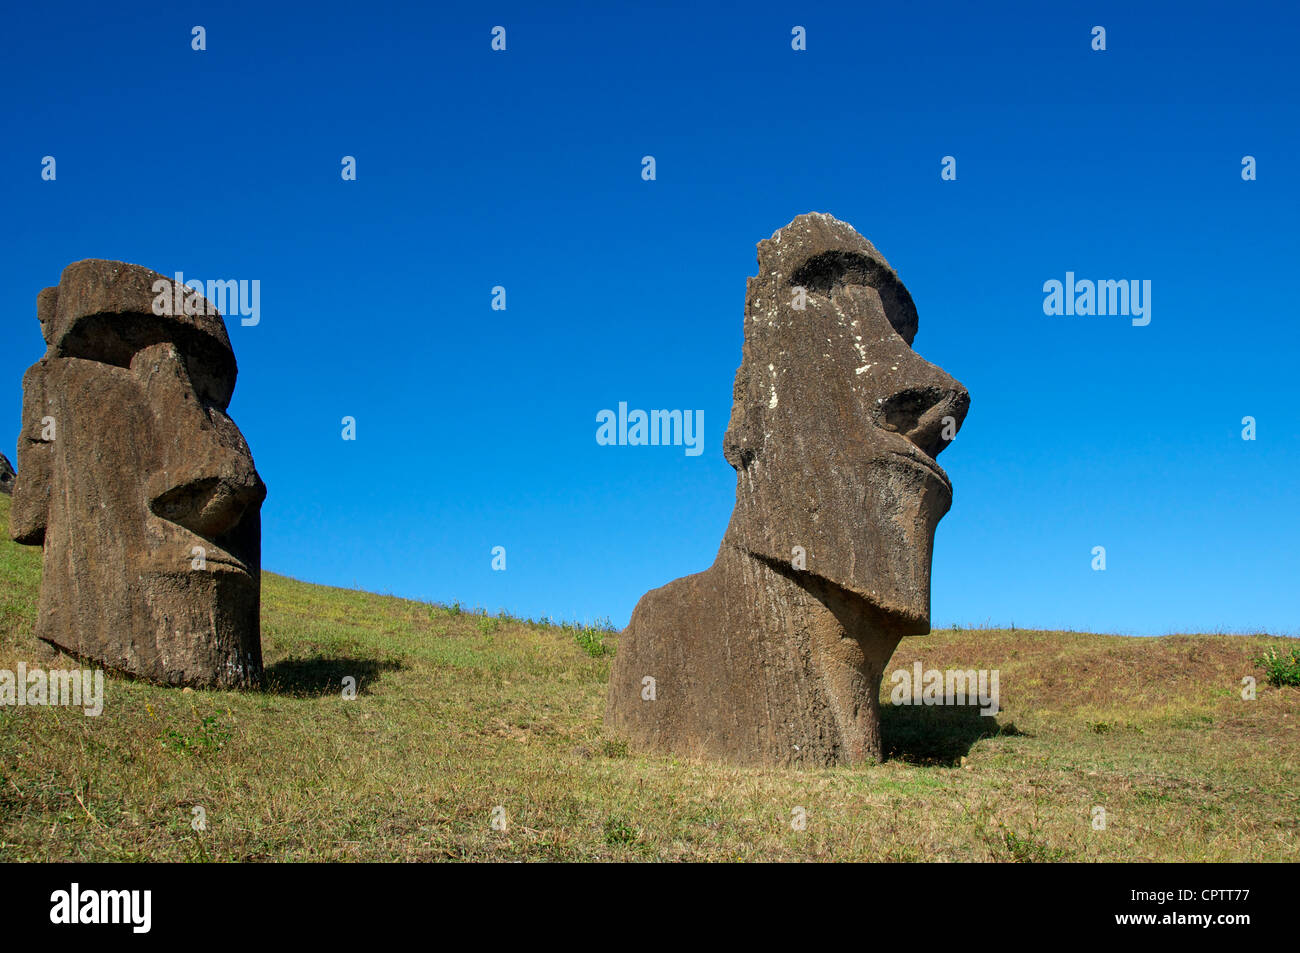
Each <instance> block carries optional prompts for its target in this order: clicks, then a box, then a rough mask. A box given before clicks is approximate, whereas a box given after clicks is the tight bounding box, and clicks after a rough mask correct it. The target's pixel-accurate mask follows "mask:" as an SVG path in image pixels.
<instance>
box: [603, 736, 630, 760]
mask: <svg viewBox="0 0 1300 953" xmlns="http://www.w3.org/2000/svg"><path fill="white" fill-rule="evenodd" d="M601 747H602V749H603V750H604V753H605V757H606V758H626V757H627V742H626V741H623V740H621V739H620V740H617V741H606V742H605V743H604V744H603V745H602V746H601Z"/></svg>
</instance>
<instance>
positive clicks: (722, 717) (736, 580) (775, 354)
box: [605, 213, 970, 765]
mask: <svg viewBox="0 0 1300 953" xmlns="http://www.w3.org/2000/svg"><path fill="white" fill-rule="evenodd" d="M916 330H917V315H916V308H915V306H914V305H913V304H912V298H911V295H909V294H908V292H907V289H906V288H905V287H903V283H902V282H901V281H900V280H899V278H898V276H897V275H896V274H895V273H894V271H893V269H892V268H890V266H889V263H888V262H886V261H885V259H884V257H883V256H882V255H881V254H880V252H878V251H876V249H875V247H874V246H873V245H872V244H871V242H869V241H867V240H866V239H865V238H863V237H862V236H861V235H859V234H858V233H857V232H856V231H854V230H853V228H852V227H851V226H849V225H847V224H845V223H844V222H841V221H838V220H836V219H834V218H832V217H831V216H829V215H824V214H820V213H814V214H809V215H801V216H799V217H798V218H796V219H795V220H794V221H793V222H791V223H790V224H789V225H787V226H786V227H785V228H783V229H781V230H780V231H778V232H777V233H776V234H774V235H773V236H772V237H771V238H770V239H768V240H767V241H763V242H760V243H759V245H758V275H757V276H756V277H753V278H750V279H749V283H748V290H747V294H746V300H745V340H744V348H743V353H742V358H741V365H740V369H739V370H738V371H737V372H736V383H735V390H734V397H733V404H732V409H731V421H730V424H729V426H728V428H727V432H726V435H725V437H724V441H723V443H724V452H725V454H726V458H727V460H728V462H729V463H730V464H731V465H732V466H733V467H734V468H735V470H736V475H737V483H736V506H735V510H734V511H733V513H732V517H731V523H730V525H729V526H728V527H727V531H726V534H725V535H724V537H723V539H722V546H721V547H720V549H719V550H718V555H717V558H716V560H715V561H714V563H713V566H712V567H710V568H709V569H707V570H705V571H704V572H702V573H698V574H696V575H693V576H686V577H684V578H682V579H678V580H676V581H674V582H671V583H669V584H668V585H666V586H664V587H662V588H660V589H655V590H653V591H651V592H648V593H646V594H645V595H644V596H642V598H641V601H640V602H638V603H637V606H636V609H635V611H634V612H633V613H632V619H631V621H630V622H629V624H628V627H627V629H626V630H624V632H623V634H622V637H621V638H620V640H619V644H618V654H617V655H616V657H615V659H614V666H613V673H612V676H611V681H610V689H609V699H608V703H607V709H606V716H605V717H606V723H607V724H608V725H609V726H610V727H611V728H612V729H613V730H614V731H615V732H617V733H620V734H622V735H624V736H626V737H628V738H629V739H630V740H631V741H632V743H633V746H634V747H636V748H638V749H640V750H643V751H659V752H671V753H673V754H677V755H683V756H688V757H703V758H711V759H719V760H727V761H732V762H738V763H748V764H794V763H800V764H807V765H831V764H855V763H860V762H865V761H877V760H879V759H880V757H881V739H880V710H879V697H878V696H879V692H880V681H881V675H882V674H883V671H884V666H885V665H886V664H887V663H888V661H889V659H890V657H891V656H892V655H893V652H894V649H895V648H896V647H897V645H898V643H899V641H900V640H901V639H902V638H903V637H904V636H907V635H923V634H925V633H927V632H929V631H930V554H931V547H932V544H933V542H934V530H935V526H936V524H937V523H938V522H939V520H940V518H942V516H943V515H944V513H946V512H947V511H948V508H949V506H950V505H951V503H952V485H951V483H949V481H948V476H947V474H946V473H944V471H943V470H942V469H940V467H939V465H938V464H937V463H935V459H934V458H935V457H936V456H938V454H939V452H940V451H941V450H942V449H943V448H944V447H945V446H946V445H947V443H948V442H949V441H950V440H951V439H952V437H953V436H954V435H955V434H956V431H957V428H958V427H960V425H961V423H962V420H963V419H964V418H965V416H966V411H967V408H968V407H969V404H970V397H969V394H968V393H967V392H966V389H965V388H964V387H962V385H961V384H959V383H957V381H955V380H953V379H952V378H951V377H949V376H948V375H947V374H945V373H944V372H943V371H942V370H940V369H939V368H937V367H935V366H934V365H933V364H929V363H927V362H926V361H924V360H923V359H922V358H921V357H920V356H919V355H918V354H916V353H915V352H914V351H913V350H912V347H911V344H912V339H913V338H914V337H915V335H916Z"/></svg>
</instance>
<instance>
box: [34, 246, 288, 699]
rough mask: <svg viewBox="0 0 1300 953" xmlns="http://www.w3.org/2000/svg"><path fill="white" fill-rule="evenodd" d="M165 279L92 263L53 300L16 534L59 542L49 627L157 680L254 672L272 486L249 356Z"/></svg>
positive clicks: (46, 635)
mask: <svg viewBox="0 0 1300 953" xmlns="http://www.w3.org/2000/svg"><path fill="white" fill-rule="evenodd" d="M157 282H163V283H165V287H166V293H167V295H168V296H169V297H171V296H173V288H174V285H173V282H172V279H170V278H166V277H164V276H163V275H160V274H158V273H156V272H153V271H150V270H149V269H147V268H141V267H139V266H137V265H128V264H125V263H123V262H116V261H102V260H98V259H90V260H86V261H79V262H74V263H73V264H71V265H69V266H68V267H67V268H65V269H64V271H63V275H62V277H61V279H60V281H59V284H58V286H57V287H54V288H46V289H45V290H44V291H42V292H41V293H40V294H39V295H38V296H37V313H38V317H39V319H40V323H41V333H42V336H43V337H44V338H45V342H46V344H47V349H46V352H45V356H44V357H42V358H41V359H40V360H39V361H37V362H36V363H35V364H34V365H32V367H30V368H29V369H28V370H27V373H26V374H25V375H24V376H23V427H22V433H21V434H20V436H19V441H18V444H19V446H18V479H17V483H16V486H15V489H14V501H13V506H12V509H11V513H10V533H11V535H12V536H13V538H14V539H15V540H17V541H18V542H20V543H26V544H30V545H41V544H43V545H44V574H43V578H42V582H41V597H40V606H39V615H38V617H37V622H36V634H37V636H39V637H40V638H42V639H44V640H45V641H47V642H50V643H52V644H54V645H57V646H59V647H60V648H62V649H65V650H66V651H68V652H71V653H73V654H74V655H77V656H80V657H83V658H86V659H91V660H94V661H97V662H99V663H101V664H103V665H105V666H107V667H109V668H112V669H116V670H119V671H122V672H126V673H128V674H131V675H135V676H138V677H141V678H147V679H150V680H152V681H157V682H162V683H167V684H178V685H180V684H183V685H203V686H236V685H248V684H254V683H256V682H257V681H259V680H260V678H261V671H262V650H261V640H260V623H259V618H258V615H259V599H260V590H261V528H260V510H261V505H262V501H263V500H264V499H265V498H266V487H265V485H264V484H263V483H262V480H261V478H260V477H259V476H258V474H257V470H256V468H255V467H254V465H253V458H252V454H251V452H250V451H249V448H248V444H247V443H246V442H245V440H244V437H243V434H241V433H240V431H239V428H238V427H236V426H235V424H234V422H233V421H232V420H231V419H230V418H229V417H228V416H227V415H226V408H227V406H228V405H229V402H230V396H231V393H232V392H233V391H234V387H235V375H236V365H235V356H234V353H233V352H232V351H231V348H230V340H229V338H228V337H227V335H226V328H225V322H224V321H223V320H222V317H221V315H220V314H217V313H216V311H215V309H212V308H210V307H209V306H208V304H207V302H206V301H204V300H203V299H202V298H201V297H196V298H192V299H191V304H192V305H195V304H197V308H198V310H199V313H198V314H186V313H184V309H182V311H181V313H177V314H162V315H158V314H155V313H154V304H155V300H156V299H158V298H159V292H158V291H156V290H155V283H157ZM159 287H162V286H159ZM183 294H185V295H189V294H191V292H190V291H189V289H185V291H184V292H183ZM182 300H183V299H182ZM172 310H175V309H174V308H173V309H172Z"/></svg>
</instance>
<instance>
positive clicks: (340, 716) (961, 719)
mask: <svg viewBox="0 0 1300 953" xmlns="http://www.w3.org/2000/svg"><path fill="white" fill-rule="evenodd" d="M8 522H9V499H8V497H4V496H0V527H4V528H5V529H6V530H7V527H8ZM39 585H40V553H39V551H38V550H35V549H30V548H26V547H19V546H16V545H14V544H13V543H11V542H9V540H8V534H7V532H5V533H4V534H3V538H0V669H8V670H11V671H12V670H15V669H16V667H17V665H18V663H19V662H20V661H22V662H26V663H27V664H28V666H29V667H30V666H33V665H42V666H45V667H53V668H61V667H66V668H72V667H75V663H74V662H73V661H72V660H70V659H68V658H67V657H65V656H61V655H60V654H58V653H56V652H54V651H53V650H52V649H50V648H49V647H47V646H45V645H44V644H43V643H39V642H37V641H36V640H35V639H34V638H33V637H32V636H31V630H32V622H33V618H34V614H35V605H36V595H37V592H38V589H39ZM262 611H263V646H264V652H265V657H266V663H267V670H268V675H269V687H268V690H266V691H264V692H257V693H233V692H192V691H188V690H187V691H179V690H176V689H162V688H156V687H153V686H150V685H146V684H142V683H137V682H130V681H125V680H123V679H119V678H116V677H110V678H109V679H108V680H107V682H106V687H105V696H106V698H105V708H104V712H103V714H102V715H101V716H100V717H98V718H91V717H85V716H84V715H83V714H82V712H81V710H80V709H59V708H32V707H23V708H16V707H0V860H3V861H10V860H67V859H78V860H190V859H213V860H431V859H441V858H465V859H519V858H527V859H556V860H569V859H782V860H784V859H825V860H841V859H854V860H929V859H935V860H987V859H995V860H1054V859H1069V860H1176V859H1189V860H1284V859H1289V860H1296V859H1300V847H1298V846H1297V842H1298V840H1300V838H1298V837H1297V832H1298V830H1300V795H1298V792H1300V732H1297V730H1296V728H1297V724H1300V689H1294V688H1290V689H1278V688H1273V687H1270V686H1268V685H1267V684H1266V683H1265V682H1264V680H1263V677H1262V672H1261V670H1260V669H1259V667H1258V666H1257V665H1255V664H1253V663H1252V661H1251V659H1252V658H1253V657H1255V656H1258V655H1259V654H1260V652H1261V651H1262V649H1263V648H1264V647H1266V646H1268V645H1272V644H1279V645H1280V644H1284V643H1287V642H1288V640H1282V639H1274V638H1268V637H1263V636H1259V637H1243V636H1209V635H1198V636H1170V637H1166V638H1161V639H1135V638H1124V637H1118V636H1101V635H1087V634H1079V633H1061V632H1026V631H1003V630H991V629H980V630H962V631H945V632H937V633H935V634H933V635H932V636H929V637H926V638H921V639H908V640H906V641H905V642H904V643H903V645H902V646H901V647H900V649H899V651H898V653H897V654H896V656H895V658H894V660H893V662H891V664H890V666H889V671H893V670H895V669H897V668H902V667H908V668H910V666H911V665H912V662H913V661H914V660H917V659H920V660H922V661H923V662H924V664H925V667H927V668H931V667H933V668H939V669H943V668H948V667H954V668H963V669H965V668H987V669H998V670H999V671H1000V673H1001V677H1000V687H1001V696H1002V697H1001V703H1002V711H1001V712H1000V713H999V714H998V715H997V716H996V718H987V717H981V716H980V715H978V714H975V713H973V712H972V711H971V710H970V709H953V708H924V707H899V708H895V707H891V706H889V705H886V708H885V740H886V745H887V747H888V748H889V749H890V751H891V755H892V757H891V760H889V761H888V762H886V763H885V764H883V765H878V766H872V767H869V768H863V769H852V770H850V769H835V770H823V771H795V770H788V771H785V770H782V771H777V770H759V769H738V768H733V767H727V766H718V765H703V764H692V763H684V762H680V761H676V760H673V759H667V758H641V757H636V756H629V755H628V753H627V751H626V748H625V747H624V746H623V745H622V744H621V743H620V742H618V740H617V739H613V738H610V737H608V736H606V734H605V733H604V732H603V730H602V728H601V714H602V710H603V706H604V692H605V680H606V676H607V672H608V656H607V655H605V656H600V655H597V656H596V657H593V656H592V655H591V654H589V652H588V651H586V650H584V647H583V645H582V644H580V643H585V644H586V645H587V646H588V647H589V648H590V649H591V651H595V652H599V651H600V647H601V644H602V643H601V639H602V637H603V633H600V632H596V631H592V630H590V629H575V628H574V627H559V626H553V625H544V624H536V623H531V622H525V621H520V620H513V619H508V618H495V617H487V616H482V615H477V614H472V613H466V612H463V611H461V610H460V609H459V608H458V607H450V608H449V607H441V606H433V605H428V604H424V603H417V602H410V601H406V600H402V599H396V598H391V597H386V596H378V595H373V594H370V593H364V592H352V591H347V590H341V589H332V588H326V587H322V586H314V585H308V584H306V583H302V582H296V581H294V580H291V579H286V578H284V577H280V576H275V575H270V574H267V575H266V576H265V578H264V587H263V609H262ZM609 642H610V643H611V644H612V642H613V638H612V637H610V639H609ZM1244 675H1254V676H1255V677H1256V678H1257V679H1258V680H1259V689H1258V693H1259V694H1258V698H1257V699H1256V700H1254V701H1245V700H1243V699H1242V698H1241V697H1240V694H1239V691H1240V685H1241V679H1242V676H1244ZM348 676H351V677H353V678H356V679H357V680H358V682H359V684H360V693H359V696H358V697H357V698H356V699H355V700H345V699H344V698H343V697H342V693H341V686H342V681H343V679H344V678H345V677H348ZM887 693H888V684H887V685H886V695H887ZM498 807H500V808H501V809H502V810H500V811H495V809H496V808H498ZM1096 807H1101V808H1104V810H1105V812H1106V828H1105V829H1104V830H1094V828H1093V818H1094V808H1096ZM195 808H201V809H202V814H203V819H204V822H205V823H204V825H203V829H201V830H196V829H195V827H196V826H197V823H196V820H197V816H196V812H195ZM800 809H802V812H803V814H804V816H805V817H806V826H805V827H804V829H803V830H796V829H794V827H795V825H792V823H791V821H792V819H793V818H795V817H797V816H799V815H798V812H799V810H800ZM494 811H495V816H497V817H503V818H504V822H505V830H496V829H494V827H493V823H492V822H493V818H494ZM498 826H500V825H498Z"/></svg>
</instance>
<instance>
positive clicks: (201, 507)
mask: <svg viewBox="0 0 1300 953" xmlns="http://www.w3.org/2000/svg"><path fill="white" fill-rule="evenodd" d="M250 470H251V468H250ZM265 499H266V484H264V483H263V482H262V480H261V478H260V477H259V476H258V475H257V473H256V471H251V473H250V474H248V475H242V476H241V475H236V474H230V473H227V474H221V475H208V474H202V473H195V474H192V475H190V477H189V478H188V479H186V480H184V481H183V482H182V483H180V484H178V485H176V486H173V487H172V488H171V489H169V490H166V491H164V492H163V493H161V494H160V495H158V496H157V497H155V498H154V499H153V500H152V501H151V503H150V508H151V509H152V510H153V511H154V512H155V513H157V514H158V515H159V516H161V517H163V518H164V519H167V520H170V521H171V522H173V523H178V524H179V525H181V526H184V527H185V528H186V529H188V530H191V531H192V532H195V533H198V534H199V535H200V536H205V537H208V538H215V537H217V536H221V535H224V534H225V533H228V532H230V530H232V529H234V528H235V527H236V526H238V525H239V523H240V521H242V520H243V518H244V514H245V513H247V512H248V510H249V509H250V508H252V509H256V508H257V507H259V506H261V505H262V501H263V500H265Z"/></svg>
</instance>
